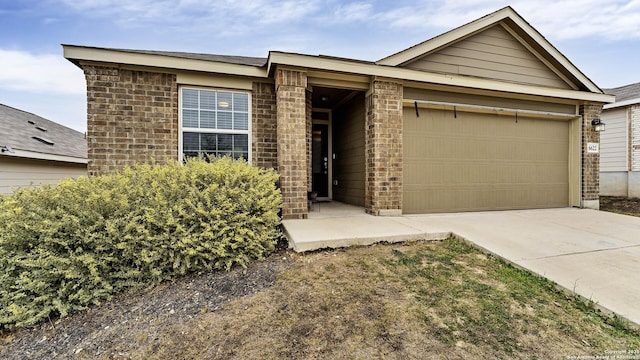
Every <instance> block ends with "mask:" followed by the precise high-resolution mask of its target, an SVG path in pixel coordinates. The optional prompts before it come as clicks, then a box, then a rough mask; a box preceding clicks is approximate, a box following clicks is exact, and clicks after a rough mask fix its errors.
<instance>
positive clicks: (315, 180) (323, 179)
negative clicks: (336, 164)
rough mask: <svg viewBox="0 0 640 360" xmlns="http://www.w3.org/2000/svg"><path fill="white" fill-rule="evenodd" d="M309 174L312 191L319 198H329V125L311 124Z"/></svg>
mask: <svg viewBox="0 0 640 360" xmlns="http://www.w3.org/2000/svg"><path fill="white" fill-rule="evenodd" d="M311 138H312V149H311V173H312V184H311V188H312V189H313V191H315V192H317V193H318V197H319V198H328V197H329V125H328V124H313V127H312V137H311Z"/></svg>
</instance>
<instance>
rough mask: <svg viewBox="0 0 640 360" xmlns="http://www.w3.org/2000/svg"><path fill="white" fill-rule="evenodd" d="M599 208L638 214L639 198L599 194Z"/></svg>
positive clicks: (639, 210)
mask: <svg viewBox="0 0 640 360" xmlns="http://www.w3.org/2000/svg"><path fill="white" fill-rule="evenodd" d="M600 210H603V211H610V212H616V213H621V214H627V215H632V216H640V198H628V197H623V196H600Z"/></svg>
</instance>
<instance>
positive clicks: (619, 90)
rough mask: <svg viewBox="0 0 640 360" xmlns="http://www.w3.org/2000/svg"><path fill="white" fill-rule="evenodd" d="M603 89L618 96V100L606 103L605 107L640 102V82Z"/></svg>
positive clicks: (609, 107)
mask: <svg viewBox="0 0 640 360" xmlns="http://www.w3.org/2000/svg"><path fill="white" fill-rule="evenodd" d="M603 90H604V92H605V93H606V94H609V95H614V96H615V97H616V102H615V103H613V104H608V105H605V107H604V108H605V109H611V108H616V107H621V106H627V105H632V104H637V103H640V83H635V84H629V85H624V86H619V87H616V88H611V89H603Z"/></svg>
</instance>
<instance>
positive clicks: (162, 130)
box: [83, 66, 178, 175]
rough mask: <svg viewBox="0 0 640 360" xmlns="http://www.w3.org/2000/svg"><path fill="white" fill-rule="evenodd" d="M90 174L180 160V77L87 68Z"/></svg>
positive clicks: (115, 69)
mask: <svg viewBox="0 0 640 360" xmlns="http://www.w3.org/2000/svg"><path fill="white" fill-rule="evenodd" d="M83 69H84V73H85V78H86V80H87V135H88V156H89V164H88V165H87V170H88V173H89V175H99V174H106V173H110V172H113V171H117V170H121V169H122V168H124V167H125V166H128V165H134V164H135V163H139V162H150V161H155V162H157V163H166V162H168V161H171V160H177V159H178V88H177V85H176V76H175V75H171V74H161V73H151V72H144V71H132V70H122V69H118V68H111V67H102V66H84V67H83Z"/></svg>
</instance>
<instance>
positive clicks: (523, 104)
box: [403, 88, 576, 114]
mask: <svg viewBox="0 0 640 360" xmlns="http://www.w3.org/2000/svg"><path fill="white" fill-rule="evenodd" d="M403 96H404V98H405V99H411V100H427V101H443V102H449V103H460V104H473V105H482V106H496V107H504V108H510V109H525V110H534V111H548V112H557V113H563V114H576V104H575V103H573V104H560V103H549V102H539V101H529V100H519V99H508V98H500V97H495V96H482V95H470V94H460V93H453V92H446V91H438V90H426V89H415V88H404V95H403Z"/></svg>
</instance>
